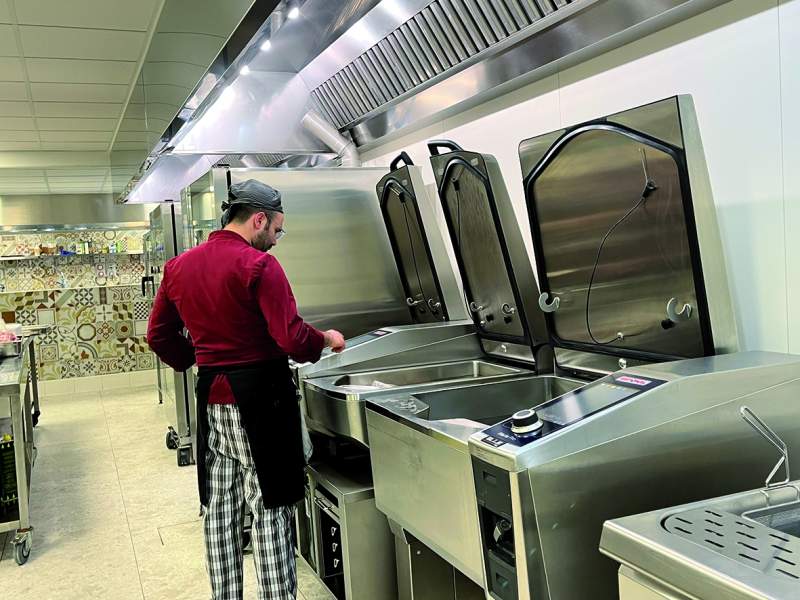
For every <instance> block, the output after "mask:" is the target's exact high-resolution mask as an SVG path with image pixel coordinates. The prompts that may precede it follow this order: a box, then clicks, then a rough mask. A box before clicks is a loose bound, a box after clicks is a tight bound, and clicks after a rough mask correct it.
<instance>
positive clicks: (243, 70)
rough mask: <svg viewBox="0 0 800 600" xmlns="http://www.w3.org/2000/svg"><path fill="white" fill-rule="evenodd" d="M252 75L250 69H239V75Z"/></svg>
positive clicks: (246, 67)
mask: <svg viewBox="0 0 800 600" xmlns="http://www.w3.org/2000/svg"><path fill="white" fill-rule="evenodd" d="M248 73H250V67H248V66H247V65H244V66H243V67H242V68H241V69H239V75H247V74H248Z"/></svg>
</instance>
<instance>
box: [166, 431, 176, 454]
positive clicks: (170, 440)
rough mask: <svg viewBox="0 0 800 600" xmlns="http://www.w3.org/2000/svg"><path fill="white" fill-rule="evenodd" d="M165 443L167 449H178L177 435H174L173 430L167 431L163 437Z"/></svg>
mask: <svg viewBox="0 0 800 600" xmlns="http://www.w3.org/2000/svg"><path fill="white" fill-rule="evenodd" d="M165 442H166V444H167V449H169V450H177V449H178V436H177V435H175V432H173V431H168V432H167V437H166V439H165Z"/></svg>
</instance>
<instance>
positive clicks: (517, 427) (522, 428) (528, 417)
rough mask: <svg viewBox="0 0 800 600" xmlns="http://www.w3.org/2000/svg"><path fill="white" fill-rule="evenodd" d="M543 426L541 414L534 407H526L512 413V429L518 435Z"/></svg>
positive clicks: (534, 430)
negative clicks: (540, 418)
mask: <svg viewBox="0 0 800 600" xmlns="http://www.w3.org/2000/svg"><path fill="white" fill-rule="evenodd" d="M541 428H542V422H541V421H540V420H539V415H537V414H536V411H535V410H533V409H532V408H526V409H525V410H520V411H518V412H515V413H514V414H513V415H511V431H513V432H514V433H516V434H518V435H525V434H530V433H534V432H536V431H539V430H540V429H541Z"/></svg>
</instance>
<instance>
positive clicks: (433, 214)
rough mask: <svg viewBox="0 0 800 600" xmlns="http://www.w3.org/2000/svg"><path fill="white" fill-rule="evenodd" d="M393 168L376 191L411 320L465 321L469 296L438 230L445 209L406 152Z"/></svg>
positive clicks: (394, 163)
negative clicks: (466, 300) (465, 296)
mask: <svg viewBox="0 0 800 600" xmlns="http://www.w3.org/2000/svg"><path fill="white" fill-rule="evenodd" d="M401 163H402V164H401ZM390 168H391V169H392V171H391V172H390V173H389V174H388V175H386V176H385V177H383V178H382V179H381V180H380V181H379V182H378V186H377V193H378V200H379V201H380V205H381V212H382V213H383V218H384V221H385V223H386V230H387V233H388V235H389V241H390V242H391V245H392V251H393V252H394V257H395V261H396V263H397V267H398V270H399V272H400V279H401V281H402V284H403V289H404V291H405V294H406V304H408V308H409V311H410V312H411V316H412V318H413V319H414V321H416V322H418V323H430V322H438V321H448V320H456V319H464V318H466V313H465V306H464V296H463V295H462V293H461V288H460V285H459V282H458V280H457V278H458V276H457V275H456V272H455V269H454V268H453V266H452V262H451V260H450V252H448V250H450V249H449V247H448V246H449V244H448V241H446V240H445V237H444V236H446V235H447V234H446V233H444V232H443V231H442V230H441V229H440V227H439V216H440V213H441V207H440V206H439V205H438V203H437V202H435V201H433V199H431V198H429V197H428V190H427V189H426V187H425V184H424V182H423V180H422V172H421V169H420V167H417V166H415V165H414V164H413V163H412V162H411V159H410V157H409V156H408V155H407V154H406V153H405V152H403V153H401V154H400V155H399V156H398V157H397V158H396V159H395V160H394V161H393V162H392V165H391V167H390Z"/></svg>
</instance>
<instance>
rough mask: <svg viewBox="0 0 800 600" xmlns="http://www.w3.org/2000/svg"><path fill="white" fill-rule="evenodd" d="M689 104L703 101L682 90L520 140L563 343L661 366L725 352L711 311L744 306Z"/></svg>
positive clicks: (556, 339)
mask: <svg viewBox="0 0 800 600" xmlns="http://www.w3.org/2000/svg"><path fill="white" fill-rule="evenodd" d="M685 110H691V99H690V98H688V97H673V98H669V99H667V100H663V101H660V102H657V103H654V104H650V105H647V106H644V107H640V108H636V109H633V110H629V111H626V112H623V113H620V114H617V115H613V116H609V117H605V118H601V119H597V120H594V121H589V122H586V123H582V124H580V125H577V126H575V127H571V128H568V129H563V130H560V131H556V132H553V133H550V134H546V135H543V136H539V137H536V138H532V139H530V140H526V141H523V142H522V144H521V145H520V160H521V163H522V168H523V175H524V187H525V198H526V202H527V206H528V212H529V217H530V222H531V228H532V234H533V240H534V250H535V253H536V267H537V271H538V276H539V284H540V286H541V289H542V294H541V297H540V299H539V305H540V309H541V310H542V311H544V312H545V314H546V319H547V325H548V329H549V333H550V339H551V341H552V343H553V345H554V346H555V347H556V348H565V349H569V350H572V351H576V350H577V351H584V352H590V353H599V354H604V355H611V356H614V357H619V358H631V359H638V360H644V361H650V362H654V361H661V360H671V359H678V358H690V357H698V356H707V355H711V354H714V353H715V345H716V344H715V339H714V333H713V330H712V320H715V319H712V315H711V313H712V310H711V309H710V306H711V305H712V304H713V306H714V308H715V309H719V310H718V314H723V315H724V316H725V317H726V318H728V319H729V321H732V316H731V315H732V312H731V311H730V299H729V292H728V287H727V279H726V277H725V269H724V260H723V256H722V249H721V243H720V242H719V232H718V229H717V225H716V218H715V216H714V210H713V202H712V201H711V198H710V194H706V193H701V194H698V195H697V196H694V195H693V189H692V188H693V185H694V183H695V181H694V180H696V179H697V177H699V176H700V174H701V173H702V174H704V173H705V165H704V164H703V165H702V169H698V168H695V169H690V165H689V164H688V162H687V153H689V152H690V150H689V148H687V143H695V142H696V143H697V144H699V135H694V132H693V134H692V135H688V134H687V131H686V129H685V127H686V126H687V123H685V122H684V120H683V117H685V116H687V115H684V114H682V111H685ZM691 116H692V119H689V121H690V122H691V123H694V120H693V111H692V115H691ZM692 151H693V156H694V157H698V158H699V159H702V148H700V147H698V148H694V149H692ZM695 166H696V165H695ZM690 172H691V174H692V176H690ZM697 187H700V188H702V190H701V191H702V192H705V187H704V186H697ZM701 240H702V246H703V247H702V254H701ZM709 293H711V294H715V295H716V297H715V298H714V301H713V303H710V302H709ZM716 320H717V323H716V324H717V325H718V326H720V327H722V326H723V325H722V323H721V322H720V321H719V319H716ZM727 326H728V327H731V328H733V330H734V331H735V325H734V324H733V323H732V322H728V324H727ZM557 354H558V351H557Z"/></svg>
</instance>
